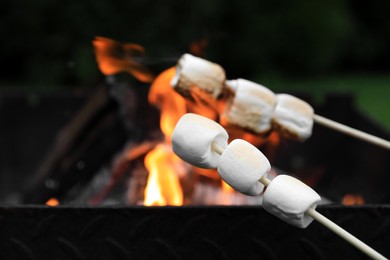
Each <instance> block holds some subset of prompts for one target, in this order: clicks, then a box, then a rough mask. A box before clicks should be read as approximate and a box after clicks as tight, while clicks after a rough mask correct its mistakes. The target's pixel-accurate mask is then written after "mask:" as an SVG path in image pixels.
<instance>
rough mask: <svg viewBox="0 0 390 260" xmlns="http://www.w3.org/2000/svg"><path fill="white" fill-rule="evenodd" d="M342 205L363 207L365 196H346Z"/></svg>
mask: <svg viewBox="0 0 390 260" xmlns="http://www.w3.org/2000/svg"><path fill="white" fill-rule="evenodd" d="M341 203H342V204H343V205H345V206H352V205H363V204H364V199H363V196H362V195H360V194H346V195H345V196H344V197H343V199H342V201H341Z"/></svg>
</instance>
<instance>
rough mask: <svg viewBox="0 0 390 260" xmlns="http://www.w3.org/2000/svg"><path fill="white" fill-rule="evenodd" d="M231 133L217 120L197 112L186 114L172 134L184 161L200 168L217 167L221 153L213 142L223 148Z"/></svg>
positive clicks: (177, 152)
mask: <svg viewBox="0 0 390 260" xmlns="http://www.w3.org/2000/svg"><path fill="white" fill-rule="evenodd" d="M228 139H229V135H228V133H227V132H226V130H225V129H224V128H223V127H222V126H220V125H219V124H218V123H216V122H215V121H213V120H211V119H208V118H206V117H203V116H199V115H196V114H191V113H188V114H185V115H183V116H182V117H181V118H180V120H179V122H178V123H177V124H176V127H175V130H174V131H173V134H172V148H173V151H174V152H175V153H176V155H177V156H179V157H180V158H181V159H183V160H184V161H186V162H188V163H190V164H192V165H195V166H197V167H200V168H207V169H212V168H217V165H218V161H219V159H220V155H219V154H218V153H216V152H215V151H214V150H213V149H212V147H211V144H212V143H213V142H214V143H216V144H217V145H218V146H219V147H221V148H222V149H224V148H226V147H227V145H228Z"/></svg>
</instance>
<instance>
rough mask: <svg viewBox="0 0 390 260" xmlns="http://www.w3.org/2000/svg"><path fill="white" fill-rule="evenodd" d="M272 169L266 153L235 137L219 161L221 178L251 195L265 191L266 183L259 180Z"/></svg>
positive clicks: (236, 188)
mask: <svg viewBox="0 0 390 260" xmlns="http://www.w3.org/2000/svg"><path fill="white" fill-rule="evenodd" d="M270 169H271V165H270V163H269V161H268V159H267V158H266V157H265V156H264V154H263V153H262V152H260V151H259V150H258V149H257V148H256V147H254V146H253V145H252V144H250V143H248V142H247V141H244V140H241V139H235V140H234V141H232V142H231V143H230V144H229V145H228V146H227V148H226V149H225V150H224V151H223V153H222V155H221V158H220V160H219V163H218V172H219V174H220V175H221V178H222V179H223V180H224V181H225V182H226V183H227V184H229V185H230V186H231V187H232V188H234V189H235V190H237V191H239V192H241V193H244V194H246V195H250V196H255V195H259V194H260V193H261V192H262V191H263V189H264V185H263V184H261V183H260V182H259V180H260V178H261V177H263V176H266V175H267V173H268V172H269V171H270Z"/></svg>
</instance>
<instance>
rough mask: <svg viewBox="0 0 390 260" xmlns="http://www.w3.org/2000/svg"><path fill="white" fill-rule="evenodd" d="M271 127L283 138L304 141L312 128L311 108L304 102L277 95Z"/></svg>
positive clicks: (312, 112)
mask: <svg viewBox="0 0 390 260" xmlns="http://www.w3.org/2000/svg"><path fill="white" fill-rule="evenodd" d="M276 98H277V99H276V106H275V110H274V113H273V118H272V125H273V128H274V130H276V131H277V132H279V134H280V135H281V136H283V137H286V138H290V139H298V140H301V141H304V140H306V139H307V138H309V137H310V136H311V132H312V128H313V116H314V110H313V108H312V107H311V106H310V105H309V104H308V103H306V102H305V101H303V100H301V99H299V98H297V97H294V96H291V95H288V94H277V95H276Z"/></svg>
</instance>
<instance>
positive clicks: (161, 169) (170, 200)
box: [144, 144, 183, 206]
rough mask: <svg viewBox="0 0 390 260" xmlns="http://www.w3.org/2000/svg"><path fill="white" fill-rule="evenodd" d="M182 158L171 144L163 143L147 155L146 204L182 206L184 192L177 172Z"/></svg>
mask: <svg viewBox="0 0 390 260" xmlns="http://www.w3.org/2000/svg"><path fill="white" fill-rule="evenodd" d="M178 163H179V164H180V163H181V162H180V159H179V158H178V157H176V156H175V155H174V153H173V152H172V150H171V149H170V146H168V145H165V144H161V145H158V146H157V147H156V148H155V149H154V150H153V151H151V152H150V153H148V154H147V156H146V157H145V166H146V168H147V169H148V171H149V178H148V182H147V185H146V188H145V199H144V205H145V206H165V205H173V206H181V205H183V192H182V189H181V186H180V182H179V178H178V177H177V174H176V168H177V167H175V165H176V164H178Z"/></svg>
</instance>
